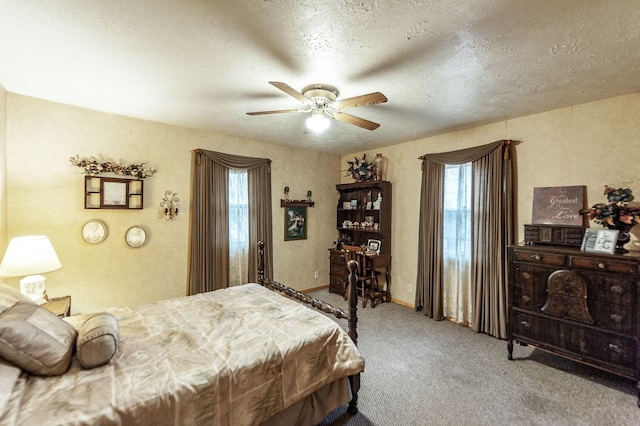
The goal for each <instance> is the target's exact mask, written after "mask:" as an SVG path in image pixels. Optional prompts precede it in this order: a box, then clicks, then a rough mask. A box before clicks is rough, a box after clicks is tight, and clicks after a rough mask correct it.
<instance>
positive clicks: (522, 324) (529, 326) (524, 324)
mask: <svg viewBox="0 0 640 426" xmlns="http://www.w3.org/2000/svg"><path fill="white" fill-rule="evenodd" d="M520 325H521V326H522V328H525V329H527V330H528V329H530V328H531V324H529V321H521V322H520Z"/></svg>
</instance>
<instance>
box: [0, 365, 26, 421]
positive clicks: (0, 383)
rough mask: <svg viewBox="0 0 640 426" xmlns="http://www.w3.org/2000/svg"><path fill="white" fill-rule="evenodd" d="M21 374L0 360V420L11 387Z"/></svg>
mask: <svg viewBox="0 0 640 426" xmlns="http://www.w3.org/2000/svg"><path fill="white" fill-rule="evenodd" d="M21 372H22V370H20V369H19V368H18V367H16V366H15V365H13V364H10V363H8V362H6V361H4V360H2V359H0V418H2V415H3V413H4V408H5V407H6V406H7V402H9V399H10V398H11V394H12V393H13V387H14V385H15V384H16V381H17V380H18V377H19V376H20V373H21Z"/></svg>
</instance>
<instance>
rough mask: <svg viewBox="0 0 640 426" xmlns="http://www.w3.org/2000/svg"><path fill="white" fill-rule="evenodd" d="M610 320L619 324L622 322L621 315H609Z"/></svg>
mask: <svg viewBox="0 0 640 426" xmlns="http://www.w3.org/2000/svg"><path fill="white" fill-rule="evenodd" d="M611 319H612V320H613V322H617V323H621V322H622V315H618V314H611Z"/></svg>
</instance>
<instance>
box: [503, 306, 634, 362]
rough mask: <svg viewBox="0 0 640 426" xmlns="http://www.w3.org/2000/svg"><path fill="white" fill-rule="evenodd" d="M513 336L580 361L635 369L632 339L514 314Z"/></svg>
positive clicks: (552, 320) (580, 326)
mask: <svg viewBox="0 0 640 426" xmlns="http://www.w3.org/2000/svg"><path fill="white" fill-rule="evenodd" d="M512 319H513V322H512V323H511V325H512V333H513V335H514V336H515V338H516V339H517V338H519V337H523V338H525V340H530V341H531V342H532V343H533V344H535V345H539V346H541V347H543V348H545V349H551V350H554V351H558V352H561V353H564V354H574V356H578V357H580V358H581V359H583V358H590V359H591V360H592V361H596V363H597V362H604V363H607V364H613V365H615V366H618V367H621V368H623V369H625V370H626V369H628V370H630V371H632V370H634V369H635V366H636V356H637V342H636V340H635V339H633V338H631V337H630V336H624V335H621V334H618V333H609V332H606V331H603V330H599V329H597V328H594V327H585V326H582V325H580V324H577V323H575V322H572V321H563V320H558V319H556V318H552V317H547V316H545V315H533V314H528V313H526V312H520V311H514V312H513V318H512Z"/></svg>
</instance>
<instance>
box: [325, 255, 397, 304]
mask: <svg viewBox="0 0 640 426" xmlns="http://www.w3.org/2000/svg"><path fill="white" fill-rule="evenodd" d="M344 254H345V252H343V251H342V250H338V249H335V248H332V249H329V262H330V276H329V292H330V293H337V294H340V295H344V293H345V290H346V288H347V278H348V274H347V264H346V262H345V256H344ZM366 259H367V265H366V268H367V269H368V270H374V271H377V272H380V273H381V274H384V276H385V281H386V288H385V287H384V282H382V283H381V282H379V281H378V278H377V276H374V279H375V281H376V282H375V284H376V287H377V288H378V291H377V294H376V298H377V299H378V300H379V301H382V302H391V254H390V253H384V254H380V255H377V254H368V255H366ZM376 275H377V274H376ZM380 281H382V280H380Z"/></svg>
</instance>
